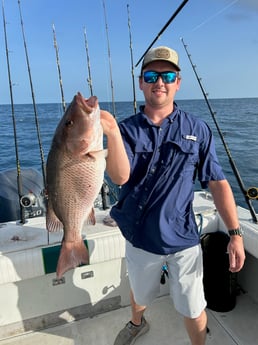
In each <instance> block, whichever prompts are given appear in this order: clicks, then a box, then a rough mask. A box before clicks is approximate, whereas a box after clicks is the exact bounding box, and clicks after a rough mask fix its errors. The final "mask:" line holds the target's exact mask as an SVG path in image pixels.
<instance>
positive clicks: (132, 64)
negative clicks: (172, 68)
mask: <svg viewBox="0 0 258 345" xmlns="http://www.w3.org/2000/svg"><path fill="white" fill-rule="evenodd" d="M127 15H128V30H129V40H130V54H131V67H132V70H131V74H132V82H133V107H134V113H135V114H136V112H137V103H136V95H135V80H134V63H133V46H132V35H131V23H130V14H129V5H128V4H127Z"/></svg>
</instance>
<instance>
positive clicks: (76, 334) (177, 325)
mask: <svg viewBox="0 0 258 345" xmlns="http://www.w3.org/2000/svg"><path fill="white" fill-rule="evenodd" d="M129 319H130V307H126V308H121V309H118V310H114V311H111V312H108V313H105V314H101V315H98V316H95V317H93V318H87V319H82V320H79V321H76V322H72V323H69V324H65V325H62V326H58V327H54V328H49V329H45V330H44V331H40V332H39V331H38V332H35V333H28V334H24V335H20V336H18V337H14V338H9V339H6V340H1V341H0V344H1V345H7V344H9V345H35V344H37V345H93V344H94V345H113V343H114V339H115V336H116V334H117V333H118V332H119V330H120V329H121V328H122V327H123V326H124V324H125V322H127V321H128V320H129ZM146 319H147V320H148V322H149V323H150V331H149V332H148V333H146V334H145V335H143V336H142V337H140V338H139V339H138V340H137V341H136V344H137V345H157V344H160V345H189V344H190V342H189V339H188V336H187V334H186V331H185V329H184V325H183V320H182V318H181V316H180V315H178V314H177V313H176V312H175V310H174V308H173V305H172V302H171V300H170V298H169V297H168V296H165V297H160V298H158V299H157V300H156V301H155V302H154V303H153V304H152V306H150V307H149V308H148V309H147V311H146ZM208 326H209V329H210V332H209V334H208V336H207V342H206V344H207V345H236V344H237V345H256V344H258V305H257V304H254V303H253V302H252V301H251V300H250V299H249V297H248V295H247V294H246V295H241V296H239V297H238V302H237V306H236V307H235V309H234V310H233V311H230V312H227V313H217V312H213V311H209V310H208Z"/></svg>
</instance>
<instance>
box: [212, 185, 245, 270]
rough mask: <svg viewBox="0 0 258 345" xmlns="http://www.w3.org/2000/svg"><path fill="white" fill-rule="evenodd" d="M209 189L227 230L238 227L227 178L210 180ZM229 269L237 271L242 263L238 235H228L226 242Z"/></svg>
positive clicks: (243, 254)
mask: <svg viewBox="0 0 258 345" xmlns="http://www.w3.org/2000/svg"><path fill="white" fill-rule="evenodd" d="M209 189H210V192H211V194H212V196H213V200H214V203H215V206H216V208H217V210H218V212H219V214H220V216H221V218H222V220H223V221H224V223H225V226H226V227H227V229H228V230H231V229H237V228H239V220H238V215H237V209H236V204H235V199H234V196H233V193H232V190H231V187H230V185H229V183H228V181H227V180H221V181H210V182H209ZM228 253H229V263H230V268H229V269H230V271H231V272H238V271H240V270H241V268H242V267H243V265H244V261H245V251H244V243H243V238H242V237H241V236H239V235H233V236H230V242H229V244H228Z"/></svg>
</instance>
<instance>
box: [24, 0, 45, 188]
mask: <svg viewBox="0 0 258 345" xmlns="http://www.w3.org/2000/svg"><path fill="white" fill-rule="evenodd" d="M18 5H19V13H20V20H21V28H22V37H23V44H24V49H25V55H26V62H27V68H28V74H29V81H30V89H31V97H32V102H33V109H34V117H35V124H36V130H37V136H38V144H39V151H40V157H41V167H42V176H43V183H44V188H45V189H46V173H45V161H44V152H43V146H42V142H41V136H40V128H39V120H38V113H37V107H36V102H35V95H34V90H33V83H32V77H31V70H30V63H29V55H28V50H27V44H26V39H25V32H24V25H23V19H22V12H21V2H20V0H18Z"/></svg>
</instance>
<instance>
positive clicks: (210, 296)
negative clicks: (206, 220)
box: [201, 231, 237, 312]
mask: <svg viewBox="0 0 258 345" xmlns="http://www.w3.org/2000/svg"><path fill="white" fill-rule="evenodd" d="M228 243H229V236H228V235H227V234H226V233H225V232H222V231H217V232H211V233H206V234H203V235H202V236H201V246H202V251H203V285H204V294H205V298H206V301H207V307H208V308H209V309H211V310H214V311H218V312H227V311H230V310H232V309H233V308H234V307H235V305H236V294H237V273H232V272H230V271H229V256H228V254H227V245H228Z"/></svg>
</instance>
